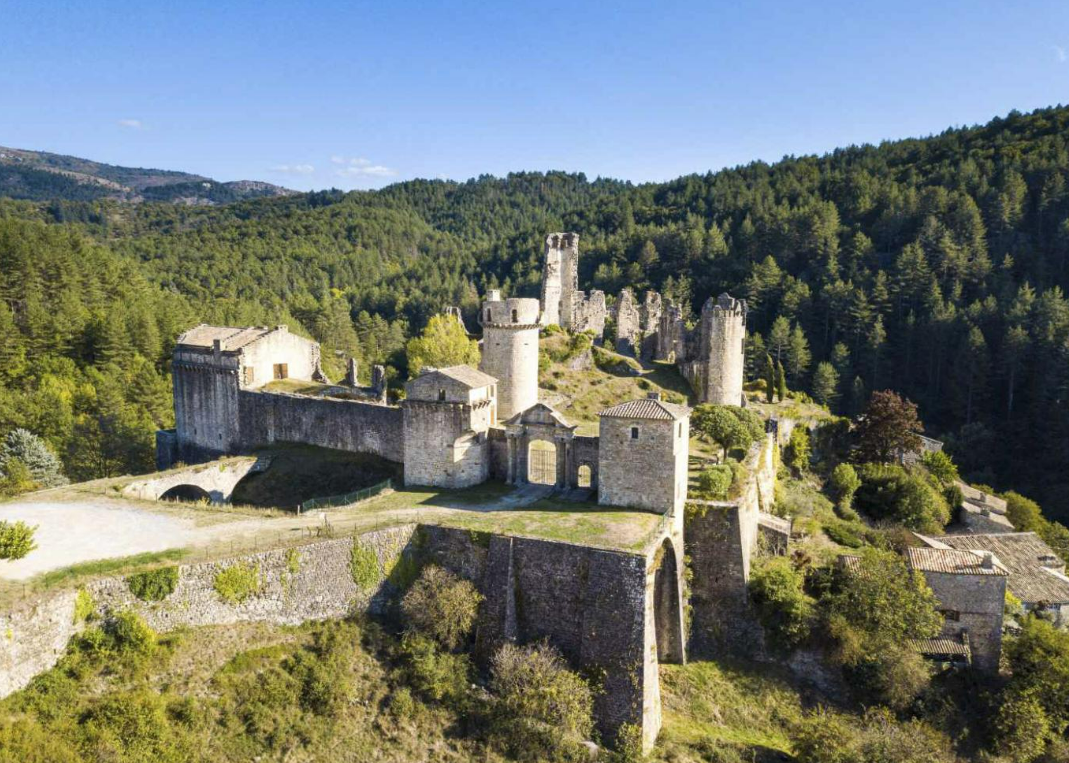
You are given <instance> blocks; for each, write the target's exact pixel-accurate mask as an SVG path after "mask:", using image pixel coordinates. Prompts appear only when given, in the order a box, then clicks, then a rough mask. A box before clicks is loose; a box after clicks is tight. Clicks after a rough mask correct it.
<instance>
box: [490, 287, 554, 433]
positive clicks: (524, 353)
mask: <svg viewBox="0 0 1069 763" xmlns="http://www.w3.org/2000/svg"><path fill="white" fill-rule="evenodd" d="M538 312H539V304H538V300H537V299H517V298H512V299H505V300H503V299H501V292H499V291H497V290H493V291H490V292H489V294H488V295H487V297H486V301H485V302H483V304H482V309H481V310H480V311H479V321H480V323H482V327H483V342H482V358H481V360H480V361H479V368H480V370H482V371H483V372H484V373H486V374H489V375H490V376H492V377H494V378H495V379H497V415H498V417H499V418H500V419H501V420H506V419H509V418H511V417H512V416H514V415H516V414H517V413H522V412H523V411H525V410H527V409H528V408H530V407H531V406H532V405H534V404H535V403H537V402H538V332H539V330H540V328H541V326H540V325H539V323H538Z"/></svg>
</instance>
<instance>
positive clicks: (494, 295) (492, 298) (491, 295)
mask: <svg viewBox="0 0 1069 763" xmlns="http://www.w3.org/2000/svg"><path fill="white" fill-rule="evenodd" d="M486 301H487V302H500V301H501V290H500V289H490V291H488V292H486Z"/></svg>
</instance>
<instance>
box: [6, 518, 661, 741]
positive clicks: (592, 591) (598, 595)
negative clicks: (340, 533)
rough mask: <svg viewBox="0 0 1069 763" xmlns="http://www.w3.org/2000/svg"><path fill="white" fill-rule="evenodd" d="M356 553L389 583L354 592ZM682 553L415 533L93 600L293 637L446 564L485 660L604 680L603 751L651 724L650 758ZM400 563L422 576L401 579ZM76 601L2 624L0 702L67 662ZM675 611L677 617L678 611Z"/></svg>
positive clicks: (168, 625) (214, 565) (111, 581)
mask: <svg viewBox="0 0 1069 763" xmlns="http://www.w3.org/2000/svg"><path fill="white" fill-rule="evenodd" d="M354 543H355V544H357V547H358V548H359V549H361V550H362V551H370V552H373V553H374V554H375V557H376V559H377V561H378V566H379V577H380V582H379V583H378V584H376V585H374V586H372V587H370V588H361V587H360V586H358V585H357V584H356V583H354V581H353V576H352V573H351V570H350V563H349V562H350V557H351V554H352V552H353V548H354ZM676 545H678V544H675V543H670V544H669V545H668V551H667V552H665V551H664V550H663V547H660V548H661V551H659V552H658V551H657V550H656V549H651V550H650V551H649V552H647V553H643V554H636V553H625V552H617V551H609V550H605V549H597V548H591V547H586V546H580V545H574V544H569V543H560V542H553V541H545V540H537V539H532V538H520V537H509V536H499V535H489V534H486V533H477V532H472V531H469V530H461V529H453V528H445V527H436V526H422V527H418V528H417V527H416V526H415V525H406V526H402V527H396V528H390V529H385V530H378V531H375V532H371V533H366V534H364V535H361V536H359V537H358V538H357V539H356V540H355V541H354V539H352V538H348V537H346V538H340V539H335V540H325V541H320V542H316V543H311V544H308V545H304V546H299V547H296V548H294V549H279V550H273V551H265V552H262V553H257V554H248V555H244V556H240V557H235V558H233V559H227V560H224V561H216V562H204V563H198V564H187V565H181V566H180V567H179V579H178V584H177V586H176V588H175V590H174V592H173V593H171V594H170V595H169V596H168V597H167V598H166V599H165V600H163V601H161V602H145V601H141V600H140V599H138V598H136V597H135V596H134V595H133V594H132V593H131V592H130V590H129V586H128V584H127V582H126V580H125V579H124V578H108V579H103V580H98V581H95V582H93V583H91V584H89V585H88V586H87V590H88V591H89V593H90V594H91V595H92V597H93V599H94V601H95V602H96V605H97V607H98V611H100V612H101V614H103V615H104V616H105V617H106V616H108V615H109V614H110V613H114V612H118V611H122V610H127V609H129V610H133V611H135V612H138V613H139V614H140V615H141V616H142V617H144V618H145V620H146V621H147V622H148V623H149V625H151V626H152V627H153V628H155V629H157V630H158V631H161V632H166V631H169V630H173V629H175V628H179V627H199V626H206V625H220V624H229V623H236V622H244V621H261V622H270V623H275V624H280V625H297V624H299V623H302V622H306V621H309V620H320V619H328V618H338V617H343V616H345V615H347V614H349V613H352V612H358V611H369V612H372V613H376V612H379V613H381V612H384V611H387V610H388V607H389V605H390V603H391V602H393V601H396V599H397V595H398V594H399V592H400V589H399V587H398V585H399V584H401V585H403V583H402V581H401V580H399V579H398V578H399V577H400V576H395V575H393V574H392V573H393V571H394V570H395V569H406V568H407V569H415V568H416V566H417V565H419V564H426V563H436V564H439V565H441V566H443V567H446V568H447V569H449V570H451V571H453V572H454V573H455V574H457V575H460V576H462V577H464V578H466V579H468V580H471V581H472V582H473V583H475V585H476V587H477V588H478V589H479V591H480V593H482V595H483V596H484V597H485V600H484V603H483V605H482V607H481V609H480V614H479V619H478V623H477V634H476V641H477V645H478V654H479V656H481V658H482V659H483V660H484V661H485V659H486V658H487V657H488V656H489V655H490V654H492V652H493V650H494V649H495V648H496V647H497V646H498V645H500V644H501V643H503V642H505V641H516V642H519V643H534V642H538V641H541V640H547V641H549V643H551V644H553V645H554V646H555V647H557V648H558V649H560V651H561V653H562V654H563V655H564V656H565V657H566V658H567V660H568V661H569V662H570V663H571V665H572V666H573V667H575V668H577V669H581V670H583V671H584V672H586V673H588V674H590V675H600V676H603V681H604V685H603V688H604V691H603V692H600V693H599V694H598V695H597V698H596V700H595V718H596V721H597V724H598V727H599V729H600V731H601V733H602V735H603V738H604V739H606V740H612V739H614V738H615V735H616V733H617V731H618V730H619V728H620V726H621V725H622V724H624V723H633V724H641V725H642V727H643V735H644V738H645V740H646V746H647V748H648V747H650V746H652V744H653V741H654V739H655V738H656V735H657V731H658V729H659V726H660V697H659V686H658V683H657V659H656V658H657V655H658V654H659V653H667V654H670V655H671V656H672V657H673V658H679V659H681V658H682V655H681V654H680V651H681V649H682V646H681V641H679V642H678V643H676V642H673V643H670V644H662V645H658V643H657V638H658V634H672V633H673V632H676V633H681V629H680V628H678V627H676V628H675V629H673V626H672V624H671V623H670V622H664V618H663V616H659V615H658V613H659V612H668V613H669V614H671V613H672V611H673V609H672V605H671V598H672V597H674V596H676V595H677V593H676V592H678V591H681V585H682V583H681V575H679V574H678V565H679V564H680V562H681V558H682V557H681V556H680V554H679V551H678V550H677V549H676ZM402 557H405V558H407V559H408V560H410V561H411V562H413V564H411V565H409V564H406V565H404V567H400V568H399V567H397V566H396V565H397V562H398V561H399V560H400V559H401V558H402ZM234 564H244V565H251V566H252V567H253V568H254V569H255V570H256V572H257V574H258V577H259V580H260V590H259V591H258V592H257V593H256V594H254V595H253V596H251V597H250V598H249V599H247V600H246V601H244V602H243V603H240V604H230V603H227V602H226V601H224V600H223V599H222V598H221V597H220V595H219V594H218V593H217V592H216V590H215V587H214V586H215V581H216V578H217V576H218V575H219V573H220V572H222V571H223V570H225V569H226V568H228V567H230V566H232V565H234ZM659 572H660V574H661V577H660V578H658V573H659ZM666 574H669V579H665V575H666ZM409 579H410V578H409ZM658 591H660V592H661V593H660V594H658ZM665 592H667V594H666V593H665ZM666 595H667V597H668V599H667V602H666V598H665V597H666ZM75 596H76V595H75V593H74V592H65V593H62V594H58V595H56V596H53V597H52V598H50V599H48V600H45V601H43V602H41V603H38V604H36V605H34V606H27V607H25V608H24V609H22V610H20V611H17V612H14V613H12V614H8V615H2V616H0V629H3V630H2V633H3V639H2V640H0V668H2V670H0V697H2V696H6V695H7V694H9V693H11V692H13V691H16V690H17V689H19V688H21V687H23V686H25V685H26V684H27V683H28V682H29V681H30V680H31V679H32V677H33V676H34V675H36V674H38V673H40V672H42V671H44V670H47V669H49V668H51V667H52V666H53V665H54V664H55V663H56V661H57V660H58V659H59V657H60V656H61V654H62V652H63V650H64V648H65V646H66V644H67V642H68V640H69V639H70V638H71V636H73V635H74V634H75V633H76V632H77V631H78V630H79V627H80V626H79V625H77V624H75V622H74V602H75ZM658 597H660V599H659V598H658ZM675 612H676V616H677V617H678V601H677V603H676V610H675ZM665 638H668V636H664V637H662V640H664V639H665ZM678 638H681V635H680V636H679V637H678Z"/></svg>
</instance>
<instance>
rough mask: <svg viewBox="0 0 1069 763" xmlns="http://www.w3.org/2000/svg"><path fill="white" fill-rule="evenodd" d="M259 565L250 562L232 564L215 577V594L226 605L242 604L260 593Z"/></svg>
mask: <svg viewBox="0 0 1069 763" xmlns="http://www.w3.org/2000/svg"><path fill="white" fill-rule="evenodd" d="M261 585H262V581H261V580H260V565H258V564H252V563H251V562H238V563H236V564H232V565H230V566H229V567H227V568H226V569H224V570H221V571H220V572H219V574H217V575H216V576H215V582H214V584H213V586H214V588H215V592H216V593H217V594H219V596H220V597H222V599H223V601H225V602H226V603H227V604H231V605H237V604H242V603H243V602H244V601H245V600H246V599H248V598H249V597H250V596H253V595H255V594H257V593H259V592H260V587H261Z"/></svg>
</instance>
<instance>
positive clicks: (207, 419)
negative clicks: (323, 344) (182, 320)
mask: <svg viewBox="0 0 1069 763" xmlns="http://www.w3.org/2000/svg"><path fill="white" fill-rule="evenodd" d="M171 369H172V379H173V384H174V408H175V432H174V437H173V450H174V453H173V454H172V455H173V458H172V460H183V461H190V462H192V461H202V460H206V459H207V458H212V457H215V456H219V455H222V454H225V453H234V452H237V451H238V450H240V449H241V446H242V441H241V429H240V410H239V401H238V393H239V392H240V391H242V390H254V389H259V388H262V387H263V386H264V385H266V384H268V383H270V382H272V381H278V380H283V379H295V380H299V381H312V380H317V381H326V379H325V377H324V376H323V371H322V368H321V367H320V362H319V345H318V344H316V343H315V342H313V341H312V340H310V339H305V338H303V337H299V336H297V335H295V334H291V333H290V332H289V329H288V328H287V327H286V326H276V327H275V328H267V327H264V326H253V327H248V328H233V327H229V326H209V325H207V324H201V325H199V326H196V327H194V328H192V329H190V330H189V331H187V332H185V333H184V334H182V335H181V336H179V337H178V340H177V341H176V343H175V349H174V360H173V363H172V366H171Z"/></svg>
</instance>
